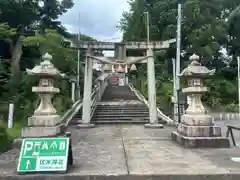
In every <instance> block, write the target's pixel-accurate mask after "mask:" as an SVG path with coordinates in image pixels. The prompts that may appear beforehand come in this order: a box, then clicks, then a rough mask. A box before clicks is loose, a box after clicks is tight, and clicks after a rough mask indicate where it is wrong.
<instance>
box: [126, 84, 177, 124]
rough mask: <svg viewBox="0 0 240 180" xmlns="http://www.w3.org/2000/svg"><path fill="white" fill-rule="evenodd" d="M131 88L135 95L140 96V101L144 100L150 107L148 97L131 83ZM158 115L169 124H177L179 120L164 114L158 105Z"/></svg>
mask: <svg viewBox="0 0 240 180" xmlns="http://www.w3.org/2000/svg"><path fill="white" fill-rule="evenodd" d="M129 87H130V89H131V90H132V91H133V92H134V93H135V95H136V96H137V97H138V99H139V100H140V101H142V102H143V103H144V104H145V105H146V106H147V107H148V108H149V103H148V101H147V100H146V98H145V97H144V96H143V95H142V94H141V93H140V92H139V91H138V90H137V89H136V88H134V86H133V85H132V84H129ZM157 115H158V118H160V119H162V120H163V121H165V122H167V124H170V125H177V122H176V121H174V120H172V119H171V118H170V117H168V116H166V115H165V114H163V112H162V111H161V110H160V109H159V108H158V107H157Z"/></svg>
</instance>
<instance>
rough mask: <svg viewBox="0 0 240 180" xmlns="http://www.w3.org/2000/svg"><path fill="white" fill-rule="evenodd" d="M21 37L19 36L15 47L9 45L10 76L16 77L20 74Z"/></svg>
mask: <svg viewBox="0 0 240 180" xmlns="http://www.w3.org/2000/svg"><path fill="white" fill-rule="evenodd" d="M22 46H23V42H22V37H21V36H19V37H18V38H17V40H16V43H15V45H13V43H12V44H11V52H12V60H11V74H12V75H16V74H18V73H19V72H20V60H21V57H22V53H23V52H22Z"/></svg>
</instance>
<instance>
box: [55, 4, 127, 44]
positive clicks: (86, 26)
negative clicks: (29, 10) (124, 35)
mask: <svg viewBox="0 0 240 180" xmlns="http://www.w3.org/2000/svg"><path fill="white" fill-rule="evenodd" d="M74 3H75V6H74V7H73V8H72V9H70V10H69V11H68V12H67V13H65V14H64V15H63V16H61V17H60V20H61V21H62V23H63V25H64V26H65V27H66V28H67V29H68V31H69V32H71V33H77V32H79V27H80V32H81V33H82V34H85V35H88V36H92V37H93V38H96V39H97V40H101V41H120V40H121V33H120V32H119V31H118V30H117V28H116V26H117V25H118V22H119V20H120V18H121V16H122V12H123V11H127V10H128V8H129V7H128V3H127V0H74ZM79 14H80V15H79Z"/></svg>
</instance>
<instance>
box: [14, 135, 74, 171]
mask: <svg viewBox="0 0 240 180" xmlns="http://www.w3.org/2000/svg"><path fill="white" fill-rule="evenodd" d="M70 143H71V142H70V138H69V137H56V138H31V139H24V140H23V142H22V147H21V151H20V156H19V161H18V168H17V171H18V172H20V173H21V172H44V171H45V172H46V171H53V172H57V171H66V170H67V166H68V164H69V158H72V149H71V145H70ZM70 151H71V152H70ZM70 156H71V157H70ZM71 161H72V160H71Z"/></svg>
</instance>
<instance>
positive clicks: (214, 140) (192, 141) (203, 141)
mask: <svg viewBox="0 0 240 180" xmlns="http://www.w3.org/2000/svg"><path fill="white" fill-rule="evenodd" d="M171 138H172V140H173V141H175V142H177V143H178V144H180V145H181V146H183V147H184V148H229V147H230V142H229V139H228V138H225V137H187V136H184V135H181V134H180V133H178V132H176V131H173V132H172V135H171Z"/></svg>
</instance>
